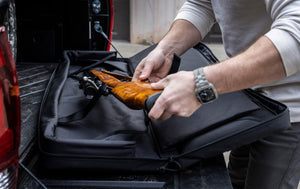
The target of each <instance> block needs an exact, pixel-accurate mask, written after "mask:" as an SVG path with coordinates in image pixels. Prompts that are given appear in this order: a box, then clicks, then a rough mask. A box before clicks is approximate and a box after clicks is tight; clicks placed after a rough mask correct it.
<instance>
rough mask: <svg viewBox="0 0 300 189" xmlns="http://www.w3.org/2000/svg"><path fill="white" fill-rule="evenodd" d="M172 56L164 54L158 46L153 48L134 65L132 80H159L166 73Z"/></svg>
mask: <svg viewBox="0 0 300 189" xmlns="http://www.w3.org/2000/svg"><path fill="white" fill-rule="evenodd" d="M172 58H173V56H171V55H170V54H164V53H163V50H161V49H160V48H158V47H157V48H155V49H154V50H153V51H151V52H150V53H149V55H148V56H146V57H145V58H144V59H143V60H142V61H141V62H140V63H139V65H138V66H137V67H136V70H135V72H134V75H133V79H132V80H133V81H134V80H146V79H148V80H149V81H150V82H157V81H159V80H161V79H162V78H164V77H165V76H166V75H167V74H168V72H169V70H170V68H171V64H172Z"/></svg>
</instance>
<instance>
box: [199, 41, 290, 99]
mask: <svg viewBox="0 0 300 189" xmlns="http://www.w3.org/2000/svg"><path fill="white" fill-rule="evenodd" d="M204 73H205V75H206V77H207V80H208V81H210V82H211V83H212V84H214V86H215V87H216V90H217V92H218V94H223V93H227V92H232V91H237V90H241V89H246V88H250V87H254V86H256V85H262V84H266V83H270V82H273V81H276V80H279V79H281V78H283V77H285V75H286V74H285V70H284V67H283V63H282V60H281V57H280V55H279V53H278V51H277V49H276V47H275V46H274V45H273V43H272V42H271V41H270V40H269V39H268V38H267V37H261V38H260V39H259V40H258V41H256V42H255V43H254V44H253V45H252V46H250V47H249V48H248V49H247V50H246V51H244V52H242V53H241V54H239V55H237V56H235V57H233V58H229V59H227V60H225V61H223V62H221V63H219V64H215V65H212V66H207V67H205V68H204Z"/></svg>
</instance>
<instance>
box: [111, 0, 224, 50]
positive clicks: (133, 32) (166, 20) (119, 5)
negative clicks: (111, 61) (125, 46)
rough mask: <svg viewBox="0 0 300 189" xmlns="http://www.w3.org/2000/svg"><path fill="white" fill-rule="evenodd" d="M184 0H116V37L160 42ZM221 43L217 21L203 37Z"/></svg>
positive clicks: (118, 38)
mask: <svg viewBox="0 0 300 189" xmlns="http://www.w3.org/2000/svg"><path fill="white" fill-rule="evenodd" d="M184 2H185V0H113V3H114V26H113V39H114V40H126V41H130V42H131V43H138V44H143V43H147V44H148V43H157V42H159V41H160V40H161V39H162V37H163V36H164V35H165V34H166V33H167V31H168V29H169V28H170V26H171V24H172V22H173V20H174V18H175V16H176V14H177V12H178V10H179V9H180V7H181V6H182V4H183V3H184ZM204 41H205V42H207V43H222V39H221V32H220V29H219V27H218V25H215V26H214V27H213V28H212V31H211V32H210V33H209V34H208V35H207V36H206V38H205V39H204Z"/></svg>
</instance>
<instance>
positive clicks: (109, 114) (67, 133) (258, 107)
mask: <svg viewBox="0 0 300 189" xmlns="http://www.w3.org/2000/svg"><path fill="white" fill-rule="evenodd" d="M152 48H153V46H152V47H150V48H148V49H146V50H144V51H142V52H140V53H138V54H137V55H135V56H133V57H131V58H128V59H121V58H117V55H116V53H115V52H105V51H66V52H65V62H64V63H61V64H59V66H58V67H57V69H56V71H55V72H54V73H53V76H52V78H51V81H50V83H49V85H48V87H47V90H46V92H45V95H44V99H43V102H42V106H41V109H40V115H39V127H38V129H39V131H38V133H39V148H40V151H41V154H42V157H43V158H42V159H43V161H42V164H43V165H44V166H45V167H46V168H50V169H74V168H83V169H98V168H101V169H102V170H103V169H107V170H125V171H159V170H183V169H185V168H187V167H188V166H191V165H192V164H194V163H196V162H198V161H199V160H200V159H201V158H207V157H211V156H215V155H217V154H220V153H222V152H224V151H227V150H231V149H234V148H236V147H238V146H241V145H243V144H247V143H250V142H253V141H255V140H257V139H259V138H262V137H265V136H267V135H270V134H272V133H273V132H277V131H279V130H281V129H285V128H287V127H288V126H289V113H288V109H287V107H286V106H284V105H283V104H281V103H278V102H276V101H274V100H271V99H269V98H267V97H265V96H262V95H261V94H258V93H256V92H255V91H253V90H251V89H247V90H243V91H238V92H233V93H229V94H224V95H220V97H219V98H218V100H217V101H215V102H213V103H210V104H207V105H203V106H202V107H201V108H200V109H199V110H197V111H196V112H195V113H194V114H193V115H192V116H191V117H189V118H181V117H176V116H173V117H171V118H170V119H168V120H165V121H162V120H158V121H152V120H149V119H148V117H147V112H146V111H145V110H134V109H130V108H128V107H127V106H126V105H124V104H123V103H122V102H121V101H120V100H119V99H117V98H116V97H114V96H113V95H111V94H101V95H98V96H97V98H92V97H91V96H89V95H87V94H85V92H87V91H84V90H83V89H87V88H88V87H89V86H82V83H81V82H80V81H82V78H83V77H84V76H85V74H86V73H87V71H88V70H91V69H96V70H101V69H105V70H107V71H110V72H114V73H118V74H124V75H132V74H133V71H134V68H135V67H136V65H137V64H138V63H139V61H141V59H142V58H144V57H145V56H146V55H147V54H148V53H149V52H150V51H151V49H152ZM216 62H217V59H216V58H215V56H214V55H213V54H212V53H211V51H210V50H209V49H208V48H207V47H206V46H205V45H203V44H201V43H200V44H198V45H197V46H195V47H194V48H193V49H190V50H189V51H187V52H186V53H185V54H184V55H182V56H181V64H180V67H179V70H193V69H195V68H198V67H200V66H205V65H208V64H212V63H216ZM86 85H87V84H86ZM87 96H89V97H90V98H87Z"/></svg>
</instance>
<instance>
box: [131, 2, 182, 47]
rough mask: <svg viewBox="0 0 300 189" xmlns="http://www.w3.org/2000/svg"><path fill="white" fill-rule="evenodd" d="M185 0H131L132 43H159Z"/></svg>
mask: <svg viewBox="0 0 300 189" xmlns="http://www.w3.org/2000/svg"><path fill="white" fill-rule="evenodd" d="M184 1H185V0H163V1H162V0H130V41H131V43H144V42H151V43H157V42H158V41H160V40H161V38H162V37H163V36H164V35H165V34H166V32H167V31H168V29H169V28H170V26H171V24H172V22H173V20H174V18H175V16H176V14H177V12H178V10H179V8H180V7H181V5H182V4H183V3H184Z"/></svg>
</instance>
